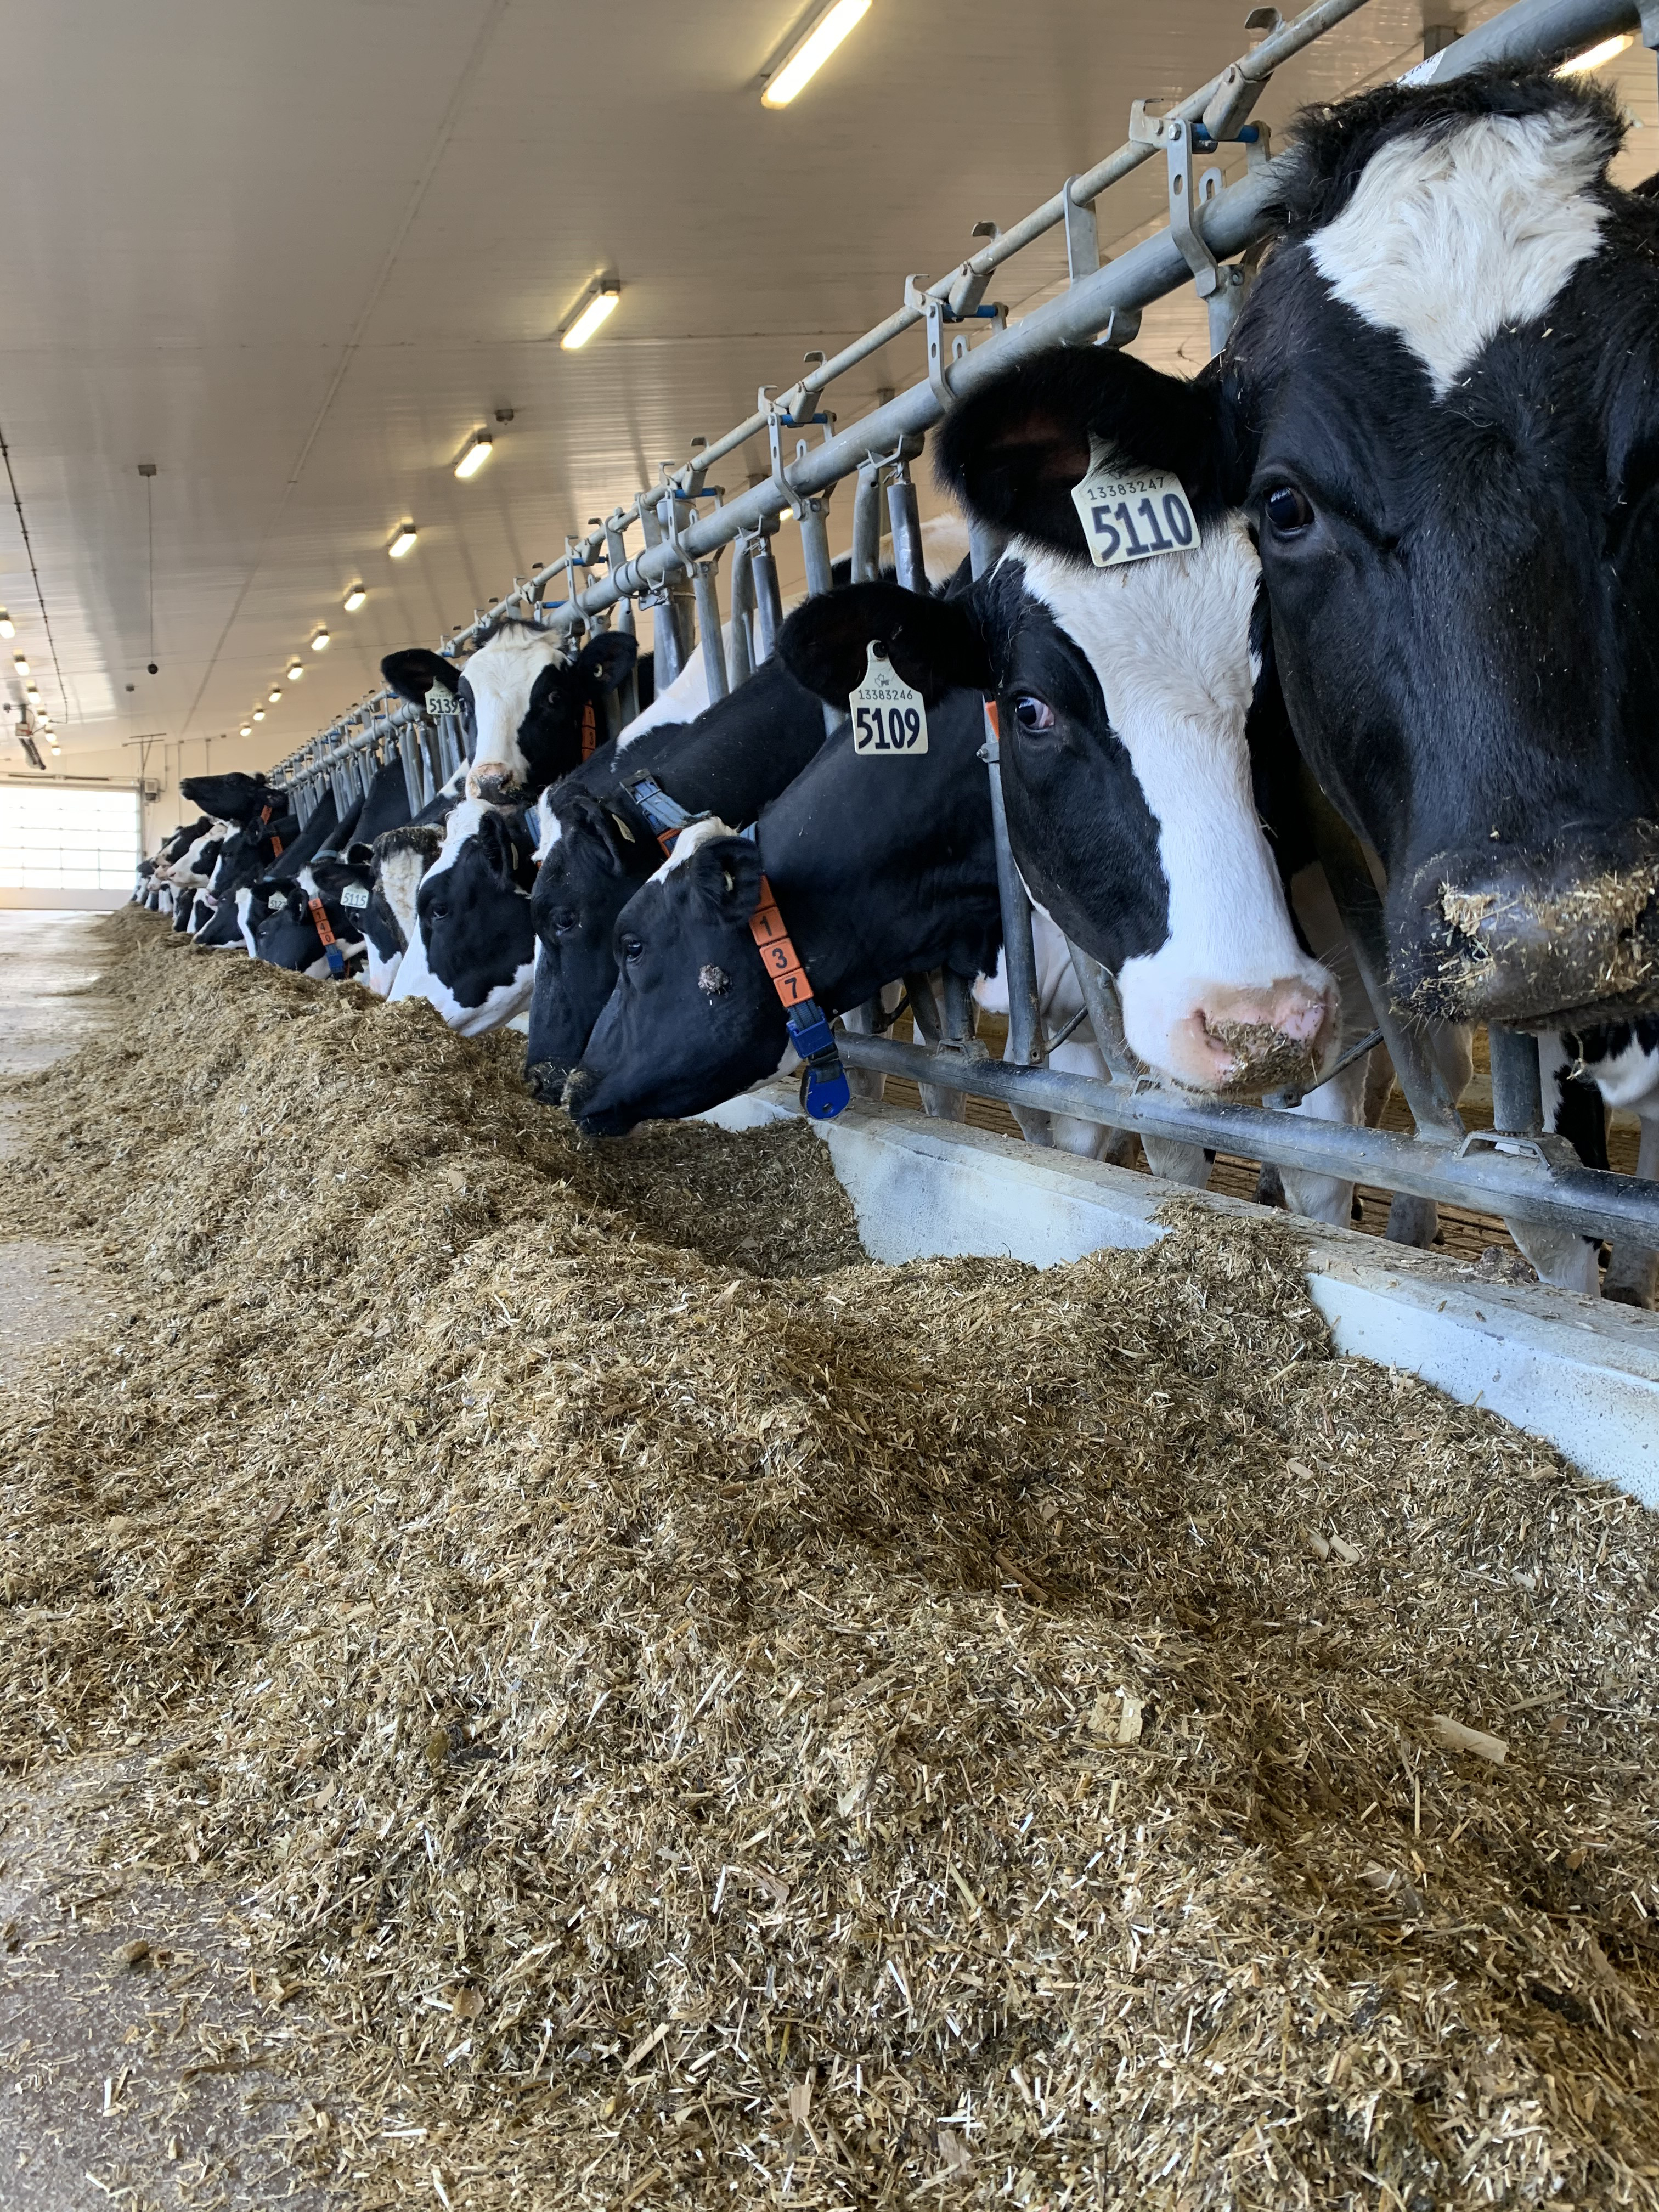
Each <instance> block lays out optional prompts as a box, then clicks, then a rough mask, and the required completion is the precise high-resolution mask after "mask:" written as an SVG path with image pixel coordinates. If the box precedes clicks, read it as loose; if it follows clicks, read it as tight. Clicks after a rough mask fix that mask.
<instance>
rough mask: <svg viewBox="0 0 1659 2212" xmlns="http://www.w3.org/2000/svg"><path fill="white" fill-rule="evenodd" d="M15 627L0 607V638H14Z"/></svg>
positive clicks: (15, 633)
mask: <svg viewBox="0 0 1659 2212" xmlns="http://www.w3.org/2000/svg"><path fill="white" fill-rule="evenodd" d="M16 635H17V625H16V623H15V622H14V621H13V620H12V618H11V617H10V616H9V614H8V613H7V612H6V611H5V609H4V608H3V607H0V637H15V636H16Z"/></svg>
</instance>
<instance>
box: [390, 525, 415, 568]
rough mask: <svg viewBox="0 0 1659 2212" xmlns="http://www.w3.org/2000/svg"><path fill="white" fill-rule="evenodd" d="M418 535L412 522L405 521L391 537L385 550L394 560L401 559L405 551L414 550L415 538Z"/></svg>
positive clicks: (410, 551)
mask: <svg viewBox="0 0 1659 2212" xmlns="http://www.w3.org/2000/svg"><path fill="white" fill-rule="evenodd" d="M418 535H419V532H417V531H416V527H415V526H414V524H413V523H412V522H405V523H404V524H403V526H401V527H400V529H399V530H398V535H397V536H396V537H395V538H393V539H392V543H391V544H390V545H388V546H387V547H386V551H387V552H388V553H389V554H390V555H391V556H392V559H393V560H394V561H401V560H402V559H403V557H404V554H405V553H412V552H413V551H414V550H415V540H416V537H417V536H418Z"/></svg>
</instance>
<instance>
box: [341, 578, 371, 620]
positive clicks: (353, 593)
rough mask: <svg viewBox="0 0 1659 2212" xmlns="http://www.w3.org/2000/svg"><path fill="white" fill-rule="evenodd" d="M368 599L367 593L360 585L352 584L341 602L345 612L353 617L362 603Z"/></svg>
mask: <svg viewBox="0 0 1659 2212" xmlns="http://www.w3.org/2000/svg"><path fill="white" fill-rule="evenodd" d="M367 598H368V592H366V591H365V590H364V589H363V587H362V585H361V584H354V585H353V586H352V587H351V589H350V590H349V592H347V593H346V595H345V599H344V601H343V605H344V607H345V611H346V612H347V613H348V614H349V615H355V614H356V611H357V610H358V608H359V607H360V606H362V603H363V601H364V600H365V599H367Z"/></svg>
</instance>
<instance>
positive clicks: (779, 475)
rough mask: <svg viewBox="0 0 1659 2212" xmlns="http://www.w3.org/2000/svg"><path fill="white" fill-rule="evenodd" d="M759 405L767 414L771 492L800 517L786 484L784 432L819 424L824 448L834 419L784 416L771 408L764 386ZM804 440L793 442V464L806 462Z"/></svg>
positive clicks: (794, 495)
mask: <svg viewBox="0 0 1659 2212" xmlns="http://www.w3.org/2000/svg"><path fill="white" fill-rule="evenodd" d="M761 405H762V406H763V408H764V409H765V410H766V442H767V446H768V447H769V451H770V453H771V457H772V486H773V489H774V490H775V492H776V493H777V495H778V498H779V500H780V501H781V503H782V504H783V505H784V506H785V507H788V508H789V509H790V510H791V512H792V513H794V514H795V515H796V516H797V518H799V513H800V501H799V499H798V497H797V496H796V494H795V490H794V487H793V485H792V484H791V483H790V481H789V471H788V469H787V467H786V466H785V465H784V459H783V434H784V432H785V431H786V430H801V429H805V428H810V427H811V426H814V425H817V424H822V425H823V443H824V444H826V445H827V444H828V443H829V433H830V430H831V429H832V428H833V427H834V425H835V420H836V418H835V416H833V415H826V414H817V415H811V416H806V417H805V419H804V420H799V419H797V417H796V416H793V415H787V414H785V413H784V412H783V411H782V410H781V408H779V407H778V406H776V405H775V404H774V402H773V401H772V400H771V398H769V397H768V395H767V392H766V387H765V386H762V387H761ZM806 454H807V442H806V440H805V438H799V439H797V440H796V441H795V459H796V460H797V461H804V460H805V459H806Z"/></svg>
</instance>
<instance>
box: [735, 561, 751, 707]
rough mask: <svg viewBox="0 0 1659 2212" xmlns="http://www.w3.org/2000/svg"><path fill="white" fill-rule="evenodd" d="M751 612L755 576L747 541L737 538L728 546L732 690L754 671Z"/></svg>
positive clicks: (746, 679) (743, 682)
mask: <svg viewBox="0 0 1659 2212" xmlns="http://www.w3.org/2000/svg"><path fill="white" fill-rule="evenodd" d="M754 611H755V575H754V570H753V569H752V568H751V567H750V544H749V540H748V539H747V538H738V542H737V544H735V545H734V546H733V547H732V667H731V676H732V690H734V691H735V690H737V688H738V684H746V683H747V682H748V681H749V679H750V677H751V676H752V675H753V674H754V672H755V645H754V638H753V635H752V633H751V631H750V617H751V616H752V615H753V613H754Z"/></svg>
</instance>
